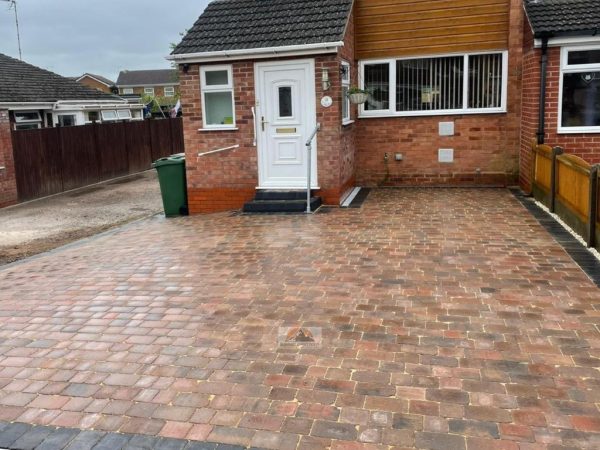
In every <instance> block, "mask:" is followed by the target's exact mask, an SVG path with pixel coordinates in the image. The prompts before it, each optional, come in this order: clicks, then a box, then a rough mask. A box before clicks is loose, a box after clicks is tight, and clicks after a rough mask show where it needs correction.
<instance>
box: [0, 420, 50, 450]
mask: <svg viewBox="0 0 600 450" xmlns="http://www.w3.org/2000/svg"><path fill="white" fill-rule="evenodd" d="M53 431H54V428H51V427H43V426H34V427H33V428H31V429H30V430H29V431H27V432H26V433H25V434H23V435H22V436H21V437H20V438H19V439H17V440H16V441H15V442H14V443H13V444H12V445H11V448H14V449H18V450H33V449H35V448H36V447H37V446H38V445H40V444H41V443H42V441H43V440H44V439H46V438H47V437H48V436H49V435H50V433H52V432H53ZM1 433H2V431H1V430H0V434H1Z"/></svg>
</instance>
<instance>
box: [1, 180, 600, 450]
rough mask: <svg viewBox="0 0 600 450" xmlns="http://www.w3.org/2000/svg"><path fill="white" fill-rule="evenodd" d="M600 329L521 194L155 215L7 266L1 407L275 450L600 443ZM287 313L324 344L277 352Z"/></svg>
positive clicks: (6, 415) (591, 289)
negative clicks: (305, 211) (275, 212)
mask: <svg viewBox="0 0 600 450" xmlns="http://www.w3.org/2000/svg"><path fill="white" fill-rule="evenodd" d="M599 324H600V292H599V290H598V289H597V288H596V287H595V286H594V285H593V284H592V282H591V281H590V280H589V279H588V278H587V276H586V275H585V274H584V273H583V272H582V271H581V270H580V269H579V268H578V266H577V265H576V264H575V263H574V262H573V261H572V260H571V259H570V258H569V257H568V255H567V254H566V253H565V252H564V251H563V250H562V248H561V247H560V246H559V245H558V244H557V243H556V242H555V241H554V240H553V239H552V238H551V236H550V235H549V234H547V233H546V231H544V229H543V228H542V227H541V226H540V225H539V224H538V223H537V222H536V220H535V219H534V218H533V217H532V216H530V214H529V213H528V212H527V211H526V210H525V209H524V208H523V207H522V206H521V205H520V204H519V202H518V201H517V200H516V199H515V198H514V197H513V196H512V195H511V193H510V192H508V191H505V190H491V189H490V190H476V189H472V190H469V189H439V190H437V189H400V190H378V191H373V192H372V193H371V195H370V197H369V199H368V200H367V202H366V203H365V205H364V206H363V208H362V209H359V210H329V211H327V212H326V213H322V214H317V215H315V216H311V217H306V216H303V215H296V216H243V215H239V214H229V213H228V214H217V215H212V216H204V217H192V218H184V219H176V220H165V219H159V218H155V219H151V220H146V221H143V222H137V223H134V224H132V225H129V226H127V227H125V228H123V229H120V230H118V231H116V232H113V233H111V234H108V235H103V236H100V237H97V238H95V239H93V240H90V241H85V242H82V243H78V244H76V245H75V246H71V247H67V248H62V249H60V250H58V251H56V252H54V253H51V254H46V255H43V256H42V257H39V258H35V259H30V260H27V261H25V262H22V263H20V264H17V265H13V266H8V267H5V268H4V269H0V421H5V422H10V421H16V422H23V423H29V424H41V425H52V426H60V427H74V428H80V429H94V430H100V431H113V432H119V433H137V434H145V435H151V436H155V435H156V436H165V437H172V438H183V439H190V440H197V441H210V442H219V443H229V444H235V445H241V446H255V447H264V448H272V449H294V448H299V449H320V448H330V447H331V448H334V449H342V448H344V449H346V448H348V449H355V448H368V449H370V448H373V449H375V448H390V447H392V448H398V449H401V448H407V449H408V448H421V449H444V450H454V449H470V450H471V449H477V450H479V449H486V450H488V449H489V450H493V449H509V450H512V449H522V450H538V449H546V448H547V449H551V450H559V449H563V450H566V449H598V448H600V412H599V409H598V405H599V404H600V372H599V370H598V368H599V367H600V365H599V362H600V360H599V359H598V358H599V357H600V333H599V329H598V325H599ZM288 326H289V327H297V326H300V327H305V328H307V329H309V330H314V329H315V328H316V329H321V330H322V342H321V345H320V346H308V345H300V344H297V345H288V344H284V345H281V344H280V343H279V342H278V332H279V329H280V327H288ZM315 337H317V338H318V331H317V334H315Z"/></svg>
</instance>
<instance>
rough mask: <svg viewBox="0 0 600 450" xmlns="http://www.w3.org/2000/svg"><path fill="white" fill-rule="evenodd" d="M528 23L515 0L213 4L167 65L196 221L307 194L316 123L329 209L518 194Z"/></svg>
mask: <svg viewBox="0 0 600 450" xmlns="http://www.w3.org/2000/svg"><path fill="white" fill-rule="evenodd" d="M442 3H443V4H442ZM523 22H524V10H523V3H522V0H488V1H486V2H481V1H480V0H460V1H458V0H456V1H451V0H445V1H443V2H440V1H430V2H413V1H411V2H406V1H400V0H398V1H391V0H390V1H376V2H374V1H370V0H354V1H353V0H286V1H282V0H216V1H213V2H211V3H210V4H209V6H208V7H207V8H206V10H205V11H204V13H203V14H202V15H201V16H200V18H199V19H198V21H197V22H196V23H195V24H194V26H193V27H192V28H191V29H190V31H189V32H188V33H187V35H186V36H185V37H184V38H183V40H182V42H181V43H180V44H179V45H178V46H177V47H176V48H175V50H174V52H173V53H172V55H171V56H170V59H171V60H173V61H174V62H176V63H177V65H178V67H179V74H180V82H181V97H182V107H183V108H184V109H185V110H186V113H187V114H186V117H185V118H184V132H185V146H186V160H187V176H188V198H189V201H190V210H191V212H192V213H200V212H213V211H220V210H226V209H236V208H240V207H242V206H243V205H244V204H245V203H246V202H249V201H250V200H252V199H253V198H255V196H257V198H258V199H259V200H260V199H266V198H271V197H269V195H268V194H269V192H270V191H272V190H276V191H278V192H279V191H281V190H286V191H297V192H299V191H300V190H302V189H306V187H307V178H308V176H307V175H308V159H309V158H308V154H307V151H306V147H305V145H304V144H305V142H306V141H307V140H308V138H309V137H310V134H311V132H312V131H313V130H314V128H315V126H316V124H317V123H319V124H320V125H321V130H320V131H319V132H318V133H317V135H316V137H315V139H314V141H313V150H312V151H313V154H312V158H311V159H312V167H311V179H312V189H313V192H314V195H315V196H316V197H320V198H321V199H322V201H323V202H324V203H325V204H328V205H339V204H340V203H341V202H342V201H344V199H345V198H346V197H347V196H348V195H349V193H350V192H353V188H354V187H355V186H366V187H369V186H401V185H461V186H462V185H502V186H504V185H507V184H512V183H514V182H515V181H516V179H517V173H518V167H519V161H518V158H519V148H520V141H521V135H520V121H521V97H520V94H521V81H522V80H521V73H522V72H521V69H522V53H523ZM355 86H356V87H359V88H361V89H363V90H365V91H366V92H367V93H368V99H367V101H366V103H363V104H356V105H355V104H352V103H351V102H350V101H349V98H348V95H347V93H348V90H349V89H350V88H351V87H355ZM207 153H208V154H207ZM274 197H277V194H275V195H274ZM299 197H300V195H298V197H294V198H299ZM263 201H264V200H263Z"/></svg>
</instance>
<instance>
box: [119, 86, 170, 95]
mask: <svg viewBox="0 0 600 450" xmlns="http://www.w3.org/2000/svg"><path fill="white" fill-rule="evenodd" d="M145 87H148V88H150V87H153V88H154V96H155V97H164V95H165V86H138V87H134V88H133V93H134V94H135V95H144V88H145ZM179 91H180V88H179V86H175V95H177V94H178V93H179ZM119 93H121V94H123V88H119Z"/></svg>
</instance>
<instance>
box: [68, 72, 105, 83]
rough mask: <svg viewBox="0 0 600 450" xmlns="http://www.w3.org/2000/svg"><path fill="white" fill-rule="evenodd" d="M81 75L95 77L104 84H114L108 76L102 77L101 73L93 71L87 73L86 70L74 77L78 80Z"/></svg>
mask: <svg viewBox="0 0 600 450" xmlns="http://www.w3.org/2000/svg"><path fill="white" fill-rule="evenodd" d="M83 77H92V78H95V79H96V80H98V81H100V82H102V83H104V84H106V85H107V86H114V85H115V82H114V81H112V80H109V79H108V78H106V77H103V76H102V75H96V74H95V73H87V72H86V73H84V74H83V75H81V76H80V77H76V78H75V79H76V80H79V79H80V78H83Z"/></svg>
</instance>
